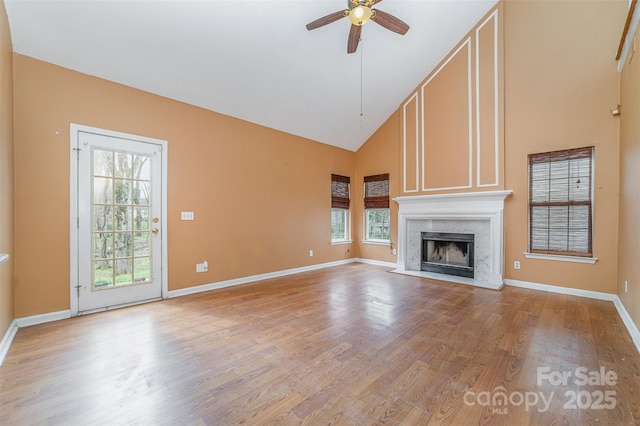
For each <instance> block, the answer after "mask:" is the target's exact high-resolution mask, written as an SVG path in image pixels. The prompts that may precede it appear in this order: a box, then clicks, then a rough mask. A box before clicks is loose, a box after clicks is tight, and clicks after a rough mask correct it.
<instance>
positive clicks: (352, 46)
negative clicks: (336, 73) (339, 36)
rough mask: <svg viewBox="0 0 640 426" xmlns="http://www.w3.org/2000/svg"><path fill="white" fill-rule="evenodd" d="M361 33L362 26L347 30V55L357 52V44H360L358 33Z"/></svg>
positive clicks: (353, 26)
mask: <svg viewBox="0 0 640 426" xmlns="http://www.w3.org/2000/svg"><path fill="white" fill-rule="evenodd" d="M361 32H362V26H359V25H353V24H352V25H351V30H349V40H348V41H347V53H354V52H355V51H356V50H358V43H360V33H361Z"/></svg>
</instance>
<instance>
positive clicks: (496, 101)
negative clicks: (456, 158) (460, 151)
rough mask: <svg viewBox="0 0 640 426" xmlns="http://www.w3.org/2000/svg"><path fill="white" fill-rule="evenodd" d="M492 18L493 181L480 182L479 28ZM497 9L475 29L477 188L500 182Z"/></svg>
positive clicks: (496, 184) (495, 184)
mask: <svg viewBox="0 0 640 426" xmlns="http://www.w3.org/2000/svg"><path fill="white" fill-rule="evenodd" d="M492 18H495V19H494V21H493V84H494V95H493V96H494V118H493V120H494V123H493V124H494V132H495V134H494V157H495V164H494V169H495V170H494V172H495V182H494V183H485V184H483V183H480V168H481V161H480V121H481V120H480V83H479V82H480V54H479V52H480V30H481V29H482V28H483V27H484V26H485V24H486V23H488V22H489V21H490V20H491V19H492ZM498 83H499V82H498V10H497V9H496V10H494V11H493V13H492V14H491V15H489V17H488V18H487V19H486V20H485V21H484V22H483V23H482V24H480V26H479V27H478V28H477V29H476V164H477V167H476V179H477V183H476V184H477V186H478V188H485V187H492V186H498V185H499V183H500V152H499V149H500V131H499V128H498V125H499V112H500V111H499V91H498Z"/></svg>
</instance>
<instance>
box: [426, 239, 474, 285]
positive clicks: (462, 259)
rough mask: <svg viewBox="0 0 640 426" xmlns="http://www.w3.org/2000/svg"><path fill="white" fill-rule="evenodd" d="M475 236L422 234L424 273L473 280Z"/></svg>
mask: <svg viewBox="0 0 640 426" xmlns="http://www.w3.org/2000/svg"><path fill="white" fill-rule="evenodd" d="M473 245H474V235H473V234H455V233H443V232H423V233H422V256H421V257H422V262H421V267H420V269H421V270H423V271H429V272H437V273H440V274H449V275H457V276H462V277H469V278H473V258H474V255H473Z"/></svg>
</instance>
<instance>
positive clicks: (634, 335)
mask: <svg viewBox="0 0 640 426" xmlns="http://www.w3.org/2000/svg"><path fill="white" fill-rule="evenodd" d="M504 283H505V284H506V285H509V286H512V287H520V288H527V289H530V290H538V291H547V292H549V293H558V294H565V295H568V296H578V297H586V298H589V299H597V300H604V301H607V302H613V305H614V306H615V307H616V310H617V311H618V315H620V318H621V319H622V322H623V323H624V325H625V326H626V327H627V331H628V332H629V334H630V335H631V340H632V341H633V344H634V345H635V347H636V350H637V351H638V353H640V330H638V327H637V326H636V324H635V323H634V322H633V319H632V318H631V315H629V313H628V312H627V310H626V309H625V307H624V305H623V304H622V301H621V300H620V297H618V295H617V294H612V293H602V292H599V291H591V290H582V289H577V288H569V287H560V286H555V285H548V284H538V283H532V282H528V281H519V280H511V279H505V280H504Z"/></svg>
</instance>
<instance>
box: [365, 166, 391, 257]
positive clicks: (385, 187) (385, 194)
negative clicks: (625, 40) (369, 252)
mask: <svg viewBox="0 0 640 426" xmlns="http://www.w3.org/2000/svg"><path fill="white" fill-rule="evenodd" d="M363 181H364V182H363V183H364V186H363V194H364V220H363V223H364V240H362V242H363V243H370V244H384V245H386V244H390V243H391V210H390V208H389V204H390V203H389V192H390V189H389V183H390V182H389V173H383V174H377V175H372V176H365V177H364V178H363ZM380 183H381V184H380ZM370 210H386V211H387V220H388V224H387V228H388V231H389V232H388V233H389V238H387V239H379V238H371V237H370V234H371V232H370V226H369V211H370Z"/></svg>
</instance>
